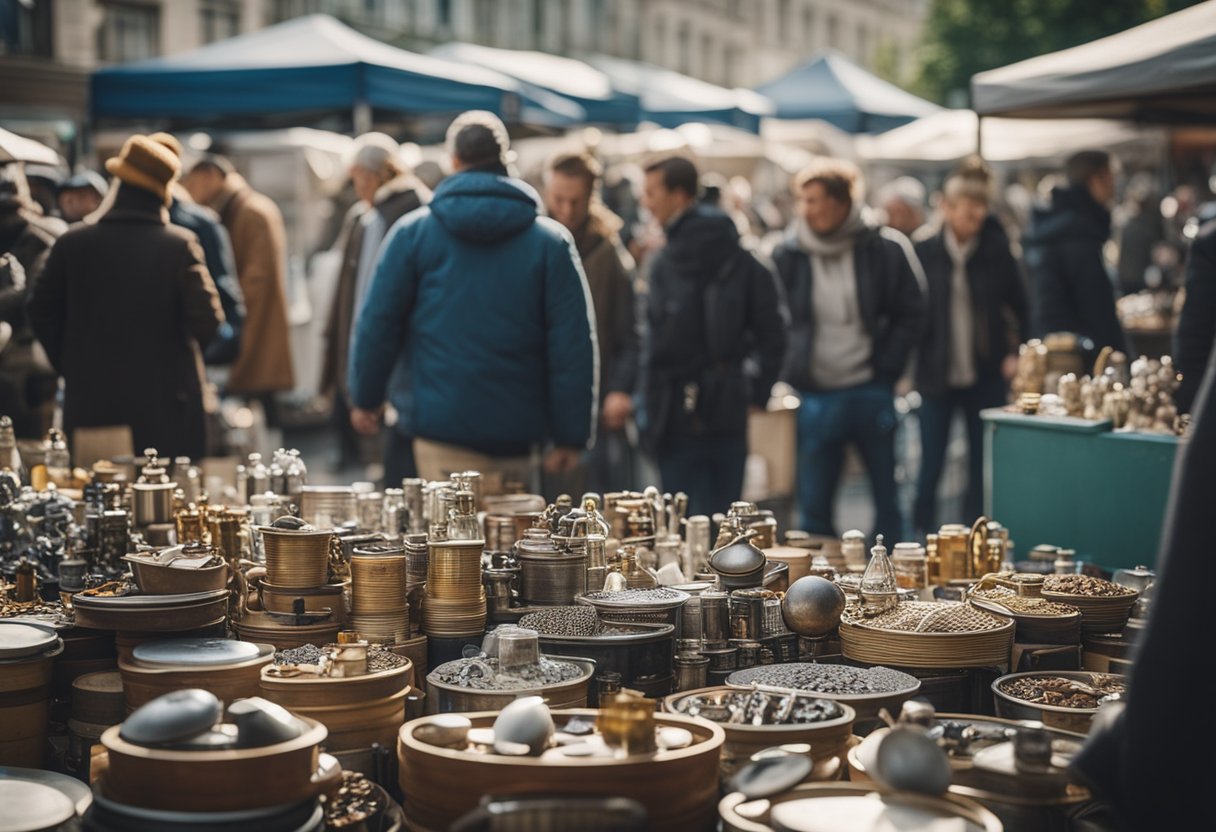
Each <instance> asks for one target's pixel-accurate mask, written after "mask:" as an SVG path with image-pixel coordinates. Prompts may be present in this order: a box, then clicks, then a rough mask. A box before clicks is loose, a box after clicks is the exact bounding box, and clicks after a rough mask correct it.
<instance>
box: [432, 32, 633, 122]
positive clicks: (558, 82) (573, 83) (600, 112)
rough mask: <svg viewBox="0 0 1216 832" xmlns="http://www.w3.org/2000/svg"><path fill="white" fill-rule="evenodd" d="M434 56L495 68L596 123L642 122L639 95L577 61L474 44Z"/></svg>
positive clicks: (438, 51) (443, 49) (459, 45)
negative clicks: (571, 105)
mask: <svg viewBox="0 0 1216 832" xmlns="http://www.w3.org/2000/svg"><path fill="white" fill-rule="evenodd" d="M430 54H431V55H435V56H437V57H440V58H446V59H448V60H451V61H456V62H458V63H464V64H474V65H476V66H481V67H485V68H486V69H492V70H494V71H496V72H501V73H502V74H504V75H509V76H511V77H512V78H514V79H515V80H517V81H519V82H520V83H522V84H524V85H525V89H527V90H529V91H530V90H532V89H540V90H544V91H545V92H548V93H551V94H554V95H559V96H561V97H562V98H566V99H569V100H570V101H573V102H574V103H575V104H577V105H579V106H580V107H582V108H583V110H584V111H586V113H587V121H588V122H590V123H592V124H604V125H610V126H612V127H622V128H632V127H634V126H636V125H637V123H638V118H639V116H640V111H641V102H640V100H639V98H638V96H637V95H636V94H632V93H627V92H624V91H622V90H619V89H616V88H615V87H614V86H613V85H612V79H610V78H609V77H608V76H607V75H605V74H604V73H603V72H601V71H600V70H598V69H596V68H595V67H593V66H590V65H588V64H585V63H583V62H582V61H578V60H575V59H574V58H564V57H562V56H560V55H549V54H547V53H545V52H528V51H523V50H518V49H495V48H494V47H490V46H478V45H476V44H472V43H446V44H443V45H442V46H437V47H435V48H434V49H432V50H431V52H430Z"/></svg>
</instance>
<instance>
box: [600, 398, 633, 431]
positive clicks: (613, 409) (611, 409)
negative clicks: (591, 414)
mask: <svg viewBox="0 0 1216 832" xmlns="http://www.w3.org/2000/svg"><path fill="white" fill-rule="evenodd" d="M632 414H633V397H632V396H630V395H629V394H628V393H621V392H619V391H617V392H615V393H609V394H608V395H607V396H605V397H604V407H603V408H602V409H601V411H600V418H601V419H602V420H603V422H604V429H605V430H620V429H621V428H623V427H625V422H626V421H628V419H629V417H630V416H631V415H632Z"/></svg>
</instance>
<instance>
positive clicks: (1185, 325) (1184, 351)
mask: <svg viewBox="0 0 1216 832" xmlns="http://www.w3.org/2000/svg"><path fill="white" fill-rule="evenodd" d="M1214 339H1216V219H1212V220H1209V221H1208V222H1207V223H1205V224H1204V225H1202V226H1201V227H1200V229H1199V234H1198V236H1196V237H1195V241H1194V242H1193V243H1191V253H1190V255H1189V256H1188V257H1187V261H1186V302H1185V303H1184V304H1183V305H1182V314H1181V315H1180V316H1179V318H1178V331H1177V332H1175V333H1174V364H1175V365H1177V367H1178V370H1179V371H1180V372H1181V373H1182V384H1181V385H1179V387H1178V390H1177V392H1176V393H1175V394H1174V401H1175V403H1176V404H1177V405H1178V412H1179V413H1189V412H1190V410H1191V404H1192V403H1193V402H1194V400H1195V393H1196V392H1197V391H1198V390H1199V382H1200V381H1202V380H1203V373H1204V370H1206V369H1207V366H1208V360H1209V358H1210V357H1211V355H1212V345H1213V340H1214Z"/></svg>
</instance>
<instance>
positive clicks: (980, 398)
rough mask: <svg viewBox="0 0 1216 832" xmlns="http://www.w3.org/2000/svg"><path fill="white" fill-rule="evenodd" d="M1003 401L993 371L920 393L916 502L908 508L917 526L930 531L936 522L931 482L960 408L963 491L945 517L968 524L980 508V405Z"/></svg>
mask: <svg viewBox="0 0 1216 832" xmlns="http://www.w3.org/2000/svg"><path fill="white" fill-rule="evenodd" d="M1004 403H1005V382H1004V380H1002V379H1001V377H1000V376H998V375H995V374H991V375H984V376H981V377H980V379H979V380H978V381H977V382H976V383H975V384H973V385H972V386H970V387H962V388H958V389H954V390H947V391H946V392H945V393H943V394H941V395H940V396H924V397H923V399H922V401H921V406H920V410H919V411H917V418H918V421H919V422H920V454H921V459H920V475H919V476H918V478H917V481H916V503H915V505H914V507H913V510H912V520H913V522H914V523H915V524H916V530H917V531H918V532H932V531H936V530H937V528H938V521H939V518H938V517H937V484H938V482H939V481H940V480H941V476H942V470H943V469H944V467H945V464H946V446H947V444H948V443H949V441H950V422H951V420H952V419H953V417H954V411H955V410H958V411H960V412H961V413H962V414H963V421H964V423H965V425H966V428H967V489H966V491H965V492H964V497H963V516H962V517H952V518H949V522H951V523H953V522H960V523H966V524H968V525H970V524H971V523H972V522H974V521H975V518H977V517H979V516H980V515H981V514H983V513H984V425H983V422H982V421H981V419H980V411H981V410H984V409H985V408H989V407H1000V406H1001V405H1003V404H1004Z"/></svg>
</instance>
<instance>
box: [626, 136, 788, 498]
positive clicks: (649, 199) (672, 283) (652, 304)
mask: <svg viewBox="0 0 1216 832" xmlns="http://www.w3.org/2000/svg"><path fill="white" fill-rule="evenodd" d="M697 190H698V173H697V168H696V165H695V164H693V162H692V161H691V160H689V159H687V158H684V157H682V156H669V157H666V158H663V159H659V160H656V161H654V162H652V163H651V164H650V165H648V166H647V167H646V179H645V182H644V190H643V200H644V203H645V205H646V208H647V210H649V211H650V213H651V215H652V216H653V217H654V218H655V219H656V220H657V221H658V222H659V223H661V224H662V225H663V228H664V230H665V232H666V235H667V242H666V244H665V245H664V246H663V248H661V249H660V250H659V251H658V252H656V253H655V254H654V255H653V260H652V261H651V263H650V270H649V291H648V294H647V297H646V298H645V308H646V314H645V316H644V319H645V335H644V338H643V358H642V374H643V378H644V381H643V390H644V391H645V392H644V395H645V414H644V417H645V430H646V437H647V441H648V444H649V445H650V447H651V448H652V449H653V450H654V452H655V456H656V457H657V460H658V463H659V471H660V474H661V475H662V479H663V488H665V489H666V490H668V491H672V492H675V491H684V492H685V493H687V494H688V499H689V510H690V511H691V512H693V513H694V514H712V513H713V512H716V511H726V510H727V509H728V508H729V507H730V504H731V503H732V502H734V501H735V500H738V499H739V495H740V493H741V491H742V488H743V469H744V466H745V463H746V462H747V416H748V413H749V409H753V408H763V407H764V406H765V404H766V403H767V402H768V397H769V393H770V392H771V390H772V386H773V383H774V382H775V381H776V380H777V372H778V370H779V369H780V366H781V356H782V352H783V350H784V349H785V327H786V314H785V310H784V305H783V303H782V299H781V294H780V290H779V288H778V286H777V283H776V281H775V280H774V279H773V275H772V273H771V272H770V271H769V270H768V269H767V268H766V267H765V266H764V265H762V264H761V263H760V262H759V261H758V260H757V259H756V258H755V257H754V256H753V255H752V253H751V252H749V251H747V250H746V249H744V248H743V247H742V246H741V245H740V243H739V232H738V231H737V230H736V228H735V224H734V222H733V221H732V220H731V219H730V217H728V216H727V215H726V214H725V213H723V212H722V211H721V210H719V209H717V208H713V207H710V206H707V205H705V204H703V203H699V202H698V201H697ZM749 359H754V364H755V371H754V373H752V374H749V373H748V371H747V370H745V366H744V365H745V362H747V361H748V360H749Z"/></svg>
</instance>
